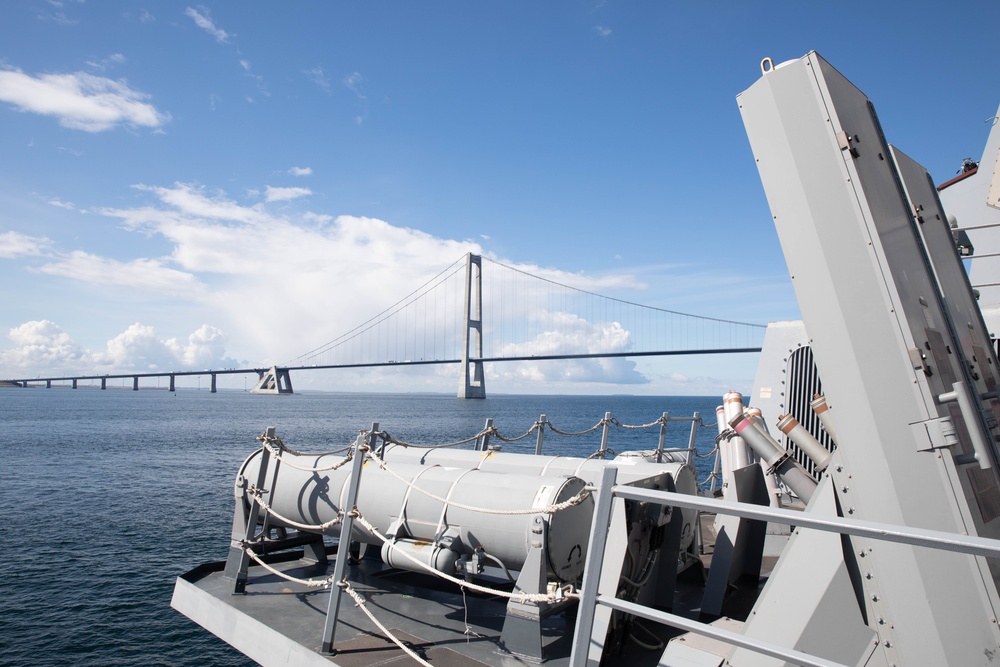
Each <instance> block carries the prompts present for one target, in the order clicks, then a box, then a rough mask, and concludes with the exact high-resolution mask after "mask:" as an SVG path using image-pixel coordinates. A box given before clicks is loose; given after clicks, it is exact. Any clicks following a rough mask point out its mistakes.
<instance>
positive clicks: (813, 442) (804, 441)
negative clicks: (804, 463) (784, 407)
mask: <svg viewBox="0 0 1000 667" xmlns="http://www.w3.org/2000/svg"><path fill="white" fill-rule="evenodd" d="M778 428H779V429H780V430H781V432H782V433H784V434H785V435H787V436H788V438H789V439H790V440H791V441H792V442H794V443H795V444H796V445H798V447H799V449H801V450H802V451H803V453H805V455H806V456H808V457H809V458H810V459H812V462H813V463H814V464H816V472H823V471H824V470H826V467H827V466H828V465H830V451H829V450H828V449H827V448H826V447H824V446H823V445H822V444H820V442H819V440H817V439H816V438H814V437H813V435H812V433H810V432H809V431H807V430H806V429H805V428H804V427H803V426H802V424H800V423H799V422H798V420H797V419H795V417H793V416H791V415H785V416H784V417H781V418H780V419H779V420H778Z"/></svg>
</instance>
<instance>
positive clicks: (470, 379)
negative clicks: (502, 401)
mask: <svg viewBox="0 0 1000 667" xmlns="http://www.w3.org/2000/svg"><path fill="white" fill-rule="evenodd" d="M473 269H475V270H473ZM462 312H463V313H464V317H465V335H464V336H463V338H464V341H463V344H462V368H461V370H460V371H459V378H458V397H459V398H486V376H485V374H484V373H483V362H482V358H483V258H482V256H480V255H473V254H472V253H471V252H470V253H469V254H467V255H466V256H465V307H464V310H463V311H462ZM473 336H475V344H476V356H475V357H471V361H470V356H469V344H470V343H472V338H473Z"/></svg>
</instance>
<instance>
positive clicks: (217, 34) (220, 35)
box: [184, 7, 229, 44]
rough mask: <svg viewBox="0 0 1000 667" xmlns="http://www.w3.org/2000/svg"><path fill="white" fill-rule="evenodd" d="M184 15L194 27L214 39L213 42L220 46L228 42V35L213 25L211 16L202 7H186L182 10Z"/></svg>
mask: <svg viewBox="0 0 1000 667" xmlns="http://www.w3.org/2000/svg"><path fill="white" fill-rule="evenodd" d="M184 14H185V15H186V16H188V17H190V18H191V20H192V21H194V24H195V25H196V26H198V27H199V28H201V29H202V30H204V31H205V32H207V33H208V34H209V35H211V36H212V37H214V38H215V41H217V42H219V43H220V44H225V43H226V42H228V41H229V33H228V32H226V31H225V30H223V29H222V28H220V27H218V26H216V25H215V22H214V21H213V20H212V16H211V14H210V13H209V11H208V10H207V9H205V8H204V7H199V8H198V9H195V8H194V7H188V8H186V9H185V10H184Z"/></svg>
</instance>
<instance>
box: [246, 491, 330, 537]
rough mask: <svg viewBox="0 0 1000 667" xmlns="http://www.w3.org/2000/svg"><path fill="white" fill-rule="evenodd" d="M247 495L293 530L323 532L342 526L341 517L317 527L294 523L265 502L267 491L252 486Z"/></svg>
mask: <svg viewBox="0 0 1000 667" xmlns="http://www.w3.org/2000/svg"><path fill="white" fill-rule="evenodd" d="M247 493H248V494H249V495H251V496H253V498H254V500H256V501H257V504H259V505H260V508H261V509H262V510H264V511H265V512H267V513H268V514H270V515H271V516H273V517H274V518H275V519H277V520H278V521H281V522H282V523H286V524H288V525H289V526H291V527H292V528H298V529H299V530H309V531H313V530H315V531H320V532H323V531H325V530H326V529H327V528H332V527H333V526H336V525H338V524H340V522H341V518H340V517H339V516H338V517H336V518H333V519H330V520H329V521H327V522H326V523H320V524H315V525H311V524H306V523H299V522H297V521H292V520H291V519H289V518H287V517H283V516H281V515H280V514H278V513H277V512H276V511H275V510H274V509H273V508H272V507H271V506H270V505H268V504H267V503H266V502H265V501H264V498H263V495H264V494H265V493H267V491H266V490H265V489H258V488H257V487H255V486H252V485H251V486H250V488H249V489H247Z"/></svg>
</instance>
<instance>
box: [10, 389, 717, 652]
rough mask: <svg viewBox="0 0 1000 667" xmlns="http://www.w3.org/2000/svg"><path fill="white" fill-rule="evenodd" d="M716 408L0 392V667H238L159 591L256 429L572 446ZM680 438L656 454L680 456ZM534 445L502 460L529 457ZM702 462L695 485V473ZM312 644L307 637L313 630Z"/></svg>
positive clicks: (684, 429)
mask: <svg viewBox="0 0 1000 667" xmlns="http://www.w3.org/2000/svg"><path fill="white" fill-rule="evenodd" d="M719 403H720V400H719V398H715V397H709V398H692V397H674V398H654V397H627V396H608V397H593V396H586V397H583V396H579V397H573V396H494V397H490V398H488V399H486V400H481V401H471V400H470V401H460V400H458V399H456V398H454V397H451V396H437V395H433V396H431V395H384V394H378V395H374V394H371V395H358V394H321V393H315V394H296V395H292V396H254V395H250V394H247V393H244V392H220V393H218V394H211V393H209V392H207V391H196V390H181V391H178V392H177V393H176V394H171V393H168V392H166V391H152V390H147V391H139V392H133V391H123V390H114V391H112V390H108V391H100V390H93V389H78V390H76V391H73V390H70V389H62V388H60V389H48V390H46V389H13V388H10V389H0V425H2V429H3V431H2V434H0V437H2V440H0V452H2V455H3V458H2V460H0V518H2V521H3V523H2V533H0V534H2V536H3V537H2V540H0V545H2V551H0V592H2V600H0V665H28V664H33V665H56V664H73V665H94V666H103V665H108V666H112V665H136V666H138V665H174V666H191V667H194V666H201V665H251V664H253V663H252V662H249V661H248V660H247V659H246V658H244V657H243V656H242V655H241V654H239V653H238V652H236V651H235V650H233V649H231V648H229V647H228V646H227V645H226V644H224V643H223V642H222V641H220V640H218V639H216V638H215V637H213V636H212V635H210V634H209V633H207V632H205V631H203V630H202V629H201V628H200V627H198V626H196V625H195V624H194V623H192V622H190V621H188V620H187V619H186V618H185V617H183V616H181V615H180V614H178V613H177V612H175V611H173V610H172V609H171V608H170V596H171V593H172V590H173V583H174V579H175V577H177V576H178V575H179V574H181V573H183V572H185V571H187V570H189V569H191V568H192V567H194V566H195V565H198V564H200V563H202V562H206V561H213V560H221V559H223V558H225V554H226V549H227V546H228V539H229V529H230V525H231V521H232V502H233V501H232V490H231V489H232V481H233V478H234V476H235V474H236V470H237V467H238V466H239V465H240V463H241V462H242V461H243V459H245V458H246V457H247V456H248V455H249V454H250V453H251V452H252V451H253V450H254V449H255V448H256V446H257V444H258V443H257V442H256V441H255V439H254V438H255V437H256V436H257V435H259V434H260V433H261V432H262V431H263V430H264V428H265V427H267V426H275V427H277V432H278V435H279V436H280V437H281V438H282V439H283V440H284V442H285V443H286V444H287V445H288V446H290V447H292V448H294V449H297V450H299V451H326V450H329V449H332V448H334V447H335V446H342V445H346V444H349V443H350V442H352V441H353V440H354V438H355V436H356V434H357V432H358V431H359V430H362V429H366V428H368V427H369V426H370V425H371V423H372V422H373V421H378V422H379V423H380V426H381V428H382V429H384V430H386V431H388V432H389V433H391V434H392V435H393V436H395V437H397V438H399V439H400V440H405V441H408V442H414V443H419V444H435V443H441V442H450V441H454V440H456V439H459V438H462V437H466V436H469V435H472V434H474V433H476V432H477V431H479V430H480V429H481V428H482V427H483V424H484V423H485V421H486V418H487V417H492V418H493V419H494V424H495V425H496V426H497V427H498V428H499V429H500V431H501V433H503V434H504V435H508V436H512V435H519V434H522V433H524V432H525V431H527V430H528V428H530V426H531V425H532V423H534V421H535V420H536V419H538V416H539V415H540V414H543V413H544V414H545V415H547V417H548V419H549V420H550V421H552V422H553V423H554V424H555V426H556V427H557V428H559V429H560V430H563V431H580V430H583V429H586V428H588V427H589V426H592V425H593V424H595V423H596V422H597V421H598V420H600V419H601V418H602V417H603V416H604V413H605V412H607V411H610V412H611V413H612V414H613V415H614V416H615V417H616V418H617V419H618V420H619V421H621V422H622V423H626V424H641V423H648V422H652V421H653V420H655V419H656V418H658V417H659V416H660V414H662V413H663V412H665V411H669V412H670V413H671V414H672V415H674V416H678V417H679V416H690V415H691V414H692V413H693V412H695V411H699V412H700V413H701V414H702V416H703V417H705V418H706V420H707V421H708V423H709V424H710V425H713V428H708V429H701V430H700V434H699V437H698V447H699V449H700V450H701V451H703V452H707V451H709V450H711V449H712V447H713V445H714V443H713V438H714V435H715V430H714V424H712V423H713V421H714V418H715V406H716V405H718V404H719ZM688 431H689V429H688V425H687V424H671V426H670V428H669V429H668V444H669V445H671V446H686V444H687V438H688ZM658 437H659V431H658V429H657V428H654V429H651V430H646V431H636V430H625V429H620V428H613V429H612V430H611V434H610V439H609V447H610V448H611V449H615V450H618V451H622V450H625V449H636V448H654V447H655V446H656V443H657V439H658ZM599 443H600V431H597V432H595V433H593V434H590V435H589V436H586V437H581V438H573V439H564V438H559V437H557V436H554V435H553V434H552V433H551V432H548V431H547V432H546V434H545V452H546V453H559V454H566V455H580V456H586V455H588V454H590V453H592V452H593V451H594V450H595V449H596V448H597V446H598V445H599ZM534 446H535V436H534V435H532V436H530V437H529V438H527V439H525V440H523V441H521V442H520V443H518V444H517V445H507V446H505V450H506V451H518V450H520V451H524V450H528V451H534ZM707 466H710V463H709V462H705V463H703V464H702V466H701V470H700V473H699V479H704V478H705V476H706V475H707V473H708V468H707ZM317 631H321V629H318V630H317Z"/></svg>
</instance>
